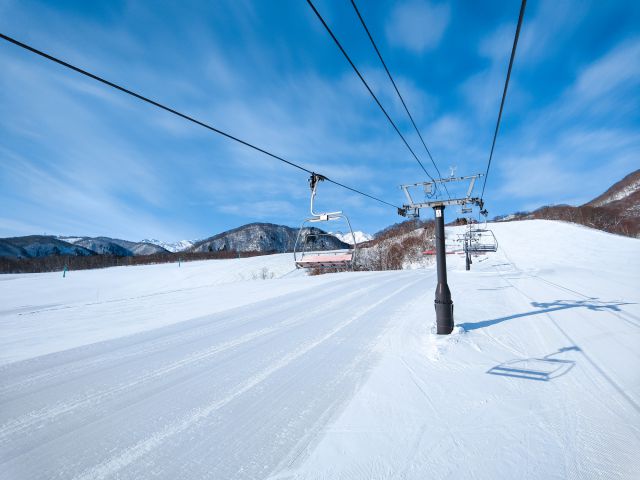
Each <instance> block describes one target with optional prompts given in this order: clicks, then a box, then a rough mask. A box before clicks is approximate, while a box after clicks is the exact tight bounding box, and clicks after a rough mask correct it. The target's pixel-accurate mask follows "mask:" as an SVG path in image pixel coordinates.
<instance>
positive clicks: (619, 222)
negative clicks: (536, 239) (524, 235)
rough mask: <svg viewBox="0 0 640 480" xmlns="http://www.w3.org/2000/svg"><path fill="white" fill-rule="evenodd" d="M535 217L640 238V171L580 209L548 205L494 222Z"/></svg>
mask: <svg viewBox="0 0 640 480" xmlns="http://www.w3.org/2000/svg"><path fill="white" fill-rule="evenodd" d="M533 218H536V219H543V220H562V221H565V222H573V223H579V224H581V225H586V226H588V227H591V228H597V229H598V230H604V231H605V232H610V233H617V234H620V235H626V236H629V237H637V238H640V170H636V171H634V172H631V173H630V174H629V175H627V176H626V177H624V178H623V179H622V180H620V181H618V182H616V183H614V184H613V185H612V186H611V187H609V188H608V189H607V191H606V192H604V193H603V194H602V195H598V196H597V197H596V198H594V199H593V200H591V201H589V202H587V203H585V204H583V205H580V206H578V207H573V206H571V205H548V206H544V207H541V208H539V209H537V210H535V211H533V212H518V213H515V214H511V215H505V216H502V217H496V218H495V219H494V220H495V221H512V220H527V219H533Z"/></svg>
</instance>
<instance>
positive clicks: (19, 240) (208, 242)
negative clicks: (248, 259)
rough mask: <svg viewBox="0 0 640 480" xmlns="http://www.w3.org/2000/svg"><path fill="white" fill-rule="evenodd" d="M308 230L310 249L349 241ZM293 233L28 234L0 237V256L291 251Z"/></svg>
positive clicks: (277, 229)
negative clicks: (200, 236)
mask: <svg viewBox="0 0 640 480" xmlns="http://www.w3.org/2000/svg"><path fill="white" fill-rule="evenodd" d="M309 231H310V232H311V233H315V234H316V235H320V234H322V235H320V236H316V237H311V239H310V241H311V244H310V248H312V249H314V250H335V249H342V248H349V247H350V245H349V243H350V242H343V241H341V240H340V239H338V238H336V237H335V236H333V235H331V234H329V235H326V234H325V232H324V231H323V230H320V229H318V228H315V227H313V228H310V229H309ZM358 233H360V235H358V236H357V237H356V239H357V240H358V241H360V240H361V239H362V238H363V237H364V234H362V233H361V232H358ZM297 236H298V229H297V228H292V227H287V226H285V225H276V224H273V223H250V224H248V225H242V226H241V227H238V228H234V229H232V230H228V231H226V232H222V233H219V234H217V235H213V236H212V237H209V238H206V239H204V240H200V241H197V242H191V241H189V240H183V241H181V242H177V243H176V244H166V243H162V242H159V241H157V240H143V241H141V242H131V241H128V240H121V239H117V238H110V237H83V236H61V237H55V236H51V235H30V236H26V237H12V238H3V239H0V257H8V258H18V259H19V258H40V257H47V256H50V255H72V256H91V255H107V256H113V257H130V256H143V255H153V254H164V253H166V254H169V253H177V252H195V253H202V252H238V253H271V252H292V251H293V248H294V245H295V242H296V238H297Z"/></svg>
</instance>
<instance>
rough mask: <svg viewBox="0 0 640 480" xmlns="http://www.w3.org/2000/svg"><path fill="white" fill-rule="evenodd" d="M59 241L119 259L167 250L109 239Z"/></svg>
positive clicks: (156, 246) (79, 238) (145, 243)
mask: <svg viewBox="0 0 640 480" xmlns="http://www.w3.org/2000/svg"><path fill="white" fill-rule="evenodd" d="M59 238H60V240H64V241H66V242H69V243H72V244H74V245H80V246H82V247H85V248H87V249H89V250H91V251H93V252H95V253H97V254H99V255H116V256H120V257H130V256H136V255H152V254H154V253H167V252H168V250H166V249H165V248H163V247H161V246H160V245H156V244H153V243H150V242H148V241H145V240H143V241H142V242H131V241H129V240H121V239H118V238H109V237H95V238H94V237H59Z"/></svg>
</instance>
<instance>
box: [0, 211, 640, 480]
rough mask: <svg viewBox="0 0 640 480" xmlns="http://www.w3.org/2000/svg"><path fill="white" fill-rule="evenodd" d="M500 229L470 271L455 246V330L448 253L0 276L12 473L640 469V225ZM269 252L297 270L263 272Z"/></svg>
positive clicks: (407, 473)
mask: <svg viewBox="0 0 640 480" xmlns="http://www.w3.org/2000/svg"><path fill="white" fill-rule="evenodd" d="M494 230H495V232H496V235H497V236H498V238H499V241H500V249H499V251H498V252H497V253H495V254H492V255H489V256H483V257H478V258H476V259H475V263H474V264H473V266H472V271H471V272H465V271H464V265H463V259H462V258H460V257H457V256H450V257H449V258H448V261H449V271H450V275H449V283H450V286H451V290H452V294H453V299H454V304H455V318H456V323H457V325H459V326H458V327H456V330H455V331H454V334H452V335H451V336H448V337H439V336H436V335H434V334H433V333H432V325H431V322H432V321H433V290H434V288H435V272H434V271H433V269H431V268H430V269H427V270H413V271H405V272H378V273H364V272H361V273H350V274H337V275H325V276H322V277H293V278H292V277H291V276H288V275H284V274H285V273H286V272H287V271H290V263H289V262H290V259H289V258H288V257H287V256H282V255H281V256H278V255H276V256H273V257H262V258H257V259H242V260H237V261H227V262H225V263H222V262H210V263H207V262H202V263H198V264H193V265H185V266H183V268H182V269H181V270H179V271H178V275H179V277H178V278H176V279H174V280H175V285H171V282H170V281H167V280H166V279H165V278H164V277H162V278H160V275H158V273H159V272H163V274H164V275H169V274H171V275H175V273H170V272H176V270H175V268H174V270H169V268H170V267H166V266H165V267H158V268H156V267H152V268H149V267H142V268H139V269H138V268H129V269H126V270H117V269H107V270H102V271H88V272H73V276H72V277H71V278H72V281H74V282H76V283H67V284H64V285H73V286H74V287H73V288H78V286H81V285H82V282H83V280H82V278H87V279H91V281H92V282H97V283H95V286H92V287H91V288H96V289H97V288H100V289H102V291H103V292H104V293H103V295H104V298H103V300H98V301H94V302H91V301H87V300H88V299H91V296H92V295H93V293H92V292H91V291H88V292H87V291H86V290H82V289H80V290H78V291H77V292H76V291H73V292H72V291H69V292H66V291H62V290H60V288H61V287H60V279H58V278H57V277H54V276H52V275H49V276H47V275H34V276H31V277H30V276H24V275H21V276H15V277H11V276H7V277H6V278H3V279H2V280H6V281H3V282H2V283H3V290H0V295H1V296H2V298H0V299H2V300H4V301H3V304H5V305H6V308H5V309H4V310H3V311H2V312H1V315H0V329H2V330H0V331H1V333H3V338H4V339H3V340H0V342H3V343H2V345H4V346H5V347H6V348H7V349H8V350H9V352H8V353H7V354H6V355H5V356H4V357H3V358H5V359H11V358H16V359H18V361H15V360H14V361H10V362H9V363H5V364H4V365H1V366H0V380H1V382H0V479H11V480H19V479H23V478H25V479H26V478H29V479H56V478H59V479H65V480H66V479H74V480H81V479H82V480H85V479H107V478H119V479H129V478H131V479H133V478H151V477H154V478H155V477H157V478H167V479H174V478H188V479H192V478H225V479H226V478H230V479H235V478H238V479H257V478H272V479H274V480H275V479H279V480H281V479H321V478H339V479H365V478H366V479H369V478H385V479H386V478H389V479H391V478H403V479H423V478H473V479H495V478H530V479H537V478H545V479H548V478H551V479H554V478H557V479H566V478H612V479H635V478H639V477H640V463H639V462H638V460H637V459H636V457H637V455H636V452H637V450H638V449H639V448H640V374H638V371H639V370H638V367H639V366H640V350H639V349H638V345H639V344H640V305H639V303H640V296H639V295H638V291H637V287H638V284H639V283H640V282H639V281H638V280H639V278H638V271H640V260H638V259H639V258H640V255H638V253H640V248H639V247H638V245H639V244H640V242H638V241H637V240H632V239H626V238H621V237H616V236H612V235H607V234H602V233H601V232H596V231H592V230H589V229H585V228H581V227H575V226H571V225H567V224H562V223H558V222H544V221H533V222H515V223H508V224H507V223H504V224H498V225H495V227H494ZM447 232H448V236H449V238H455V233H456V229H455V228H453V229H447ZM545 242H546V243H545ZM612 252H613V253H612ZM261 262H262V263H261ZM263 265H265V266H266V267H268V268H269V269H271V271H277V272H280V273H279V275H284V277H285V278H282V279H281V280H269V281H263V282H252V281H250V280H249V279H250V278H251V272H254V271H259V269H261V268H262V267H263ZM172 268H173V267H172ZM225 269H227V270H225ZM256 269H258V270H256ZM225 271H226V272H227V273H225ZM145 272H148V273H145ZM229 272H231V273H229ZM225 275H227V277H225ZM74 276H75V277H74ZM119 276H122V278H130V280H129V283H128V284H125V287H126V285H134V284H135V282H140V281H145V286H144V288H137V287H136V288H133V289H132V291H131V292H129V291H128V289H129V290H131V288H129V287H126V288H125V287H120V286H118V285H117V284H118V282H119ZM145 278H146V279H148V280H145ZM229 278H230V279H232V280H231V282H235V283H228V282H229V280H228V279H229ZM243 278H244V279H245V280H243ZM14 279H15V280H14ZM248 280H249V281H248ZM30 282H31V283H30ZM100 282H103V284H100ZM225 282H227V283H225ZM30 284H31V285H37V286H38V287H37V288H41V287H42V286H46V285H49V284H51V285H52V286H55V289H54V290H52V291H51V292H48V293H47V292H45V293H44V294H43V295H42V296H41V297H37V298H36V297H33V298H28V296H27V295H25V294H24V291H23V289H24V288H25V286H28V285H30ZM12 285H15V287H12ZM92 285H94V284H93V283H92ZM5 286H8V287H6V288H5ZM12 288H13V289H14V290H12ZM34 288H36V287H34ZM16 289H17V290H16ZM56 289H57V290H56ZM227 297H228V298H227ZM28 305H40V306H39V307H37V306H35V307H29V306H28ZM163 312H164V313H163ZM122 319H126V321H123V320H122ZM154 319H157V324H155V326H154ZM112 322H113V323H112ZM130 322H133V323H134V325H130V324H129V323H130ZM39 328H40V330H39ZM78 329H79V330H78ZM78 331H80V333H78ZM39 332H40V333H39ZM70 334H71V339H70V340H65V338H66V337H67V336H68V335H70ZM34 335H35V336H36V337H38V335H40V338H34ZM83 335H84V337H83ZM20 345H27V346H28V349H27V350H25V351H21V350H20ZM5 362H6V360H5ZM545 369H548V370H545ZM545 376H546V377H545Z"/></svg>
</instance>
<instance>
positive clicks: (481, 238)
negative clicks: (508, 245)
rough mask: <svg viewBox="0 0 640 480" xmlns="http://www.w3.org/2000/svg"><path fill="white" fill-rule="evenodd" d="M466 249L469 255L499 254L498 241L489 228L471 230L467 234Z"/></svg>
mask: <svg viewBox="0 0 640 480" xmlns="http://www.w3.org/2000/svg"><path fill="white" fill-rule="evenodd" d="M464 247H465V250H466V251H467V252H469V253H488V252H497V251H498V240H497V239H496V236H495V235H494V233H493V231H491V230H489V229H488V228H469V230H468V231H467V232H466V233H465V241H464Z"/></svg>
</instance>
